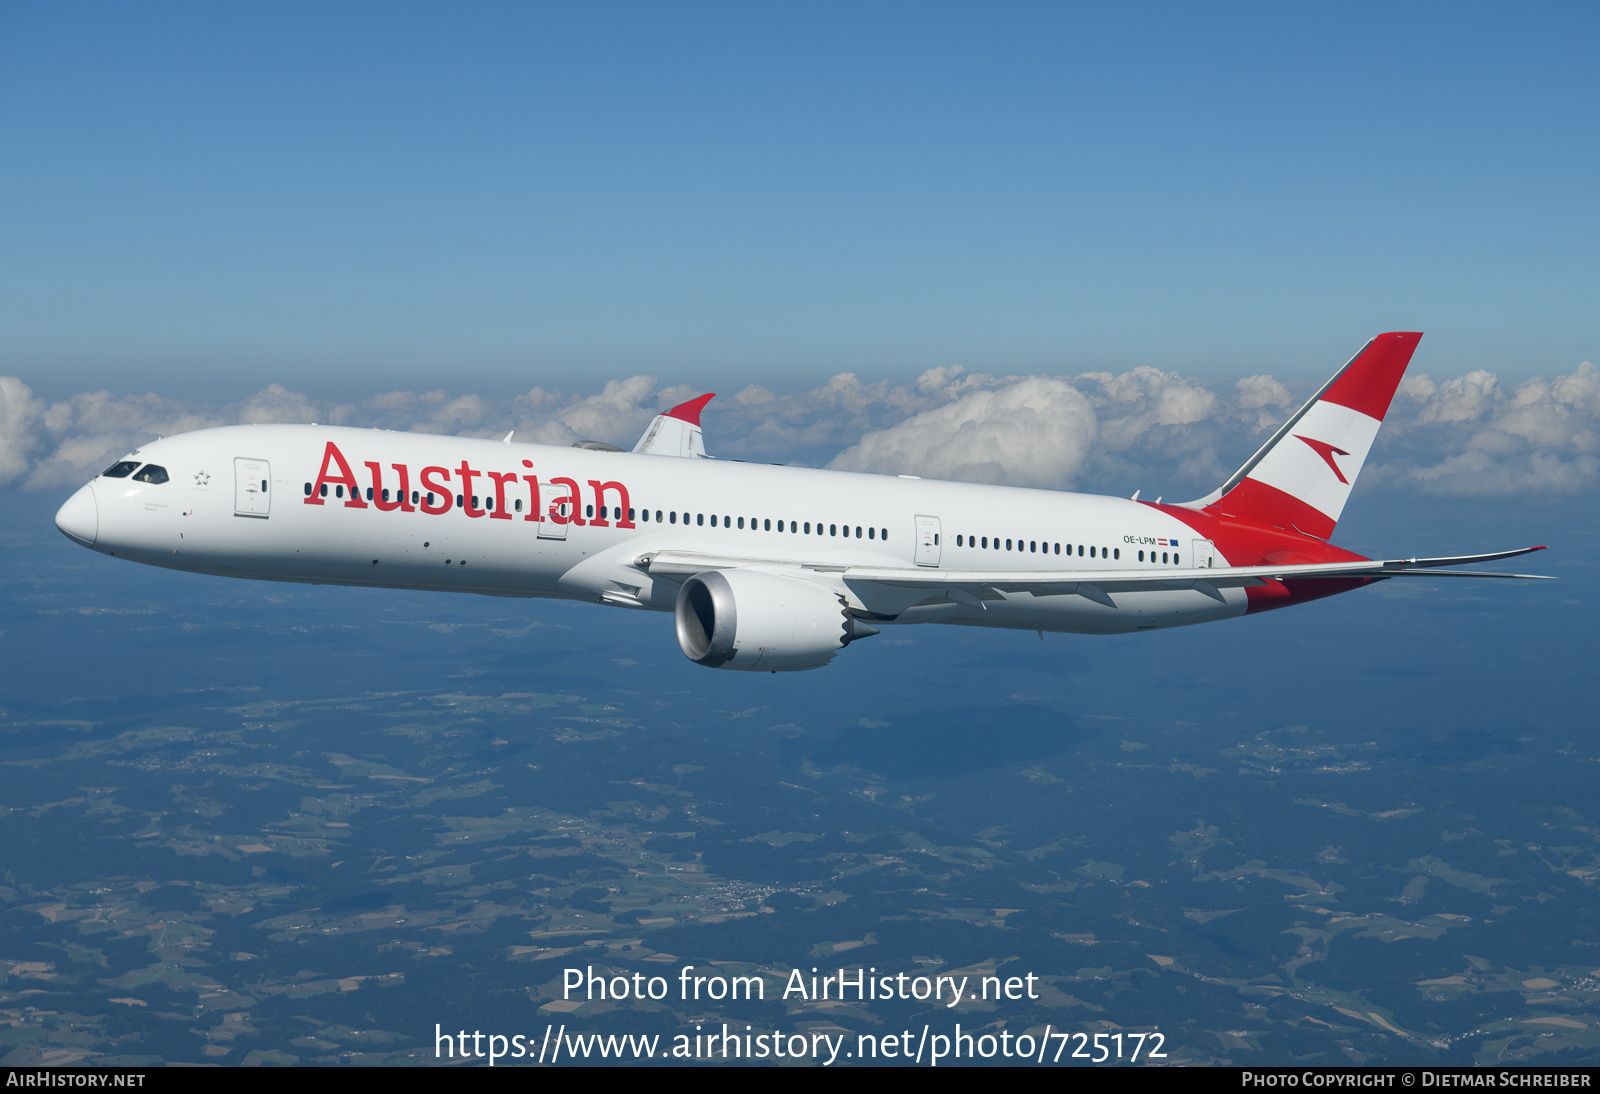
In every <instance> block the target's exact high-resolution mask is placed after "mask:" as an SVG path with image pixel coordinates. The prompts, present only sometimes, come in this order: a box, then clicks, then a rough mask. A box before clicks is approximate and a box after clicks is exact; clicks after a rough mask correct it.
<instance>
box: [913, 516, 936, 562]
mask: <svg viewBox="0 0 1600 1094" xmlns="http://www.w3.org/2000/svg"><path fill="white" fill-rule="evenodd" d="M917 565H918V566H937V565H939V518H938V517H923V516H919V517H917Z"/></svg>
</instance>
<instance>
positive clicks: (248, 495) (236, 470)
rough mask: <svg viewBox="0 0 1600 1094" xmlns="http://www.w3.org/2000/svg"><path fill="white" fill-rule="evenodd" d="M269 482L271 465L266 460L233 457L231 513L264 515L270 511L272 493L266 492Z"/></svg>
mask: <svg viewBox="0 0 1600 1094" xmlns="http://www.w3.org/2000/svg"><path fill="white" fill-rule="evenodd" d="M271 482H272V465H271V464H269V463H267V461H266V460H250V459H246V458H245V457H243V456H236V457H234V461H233V515H234V516H236V517H265V516H266V515H267V514H268V513H269V512H271V510H272V495H271V494H270V493H268V484H269V483H271Z"/></svg>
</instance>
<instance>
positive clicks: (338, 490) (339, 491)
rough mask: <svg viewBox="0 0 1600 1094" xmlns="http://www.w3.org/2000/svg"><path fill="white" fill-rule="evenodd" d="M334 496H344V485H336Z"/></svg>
mask: <svg viewBox="0 0 1600 1094" xmlns="http://www.w3.org/2000/svg"><path fill="white" fill-rule="evenodd" d="M333 496H334V497H336V498H342V497H344V487H343V486H335V487H334V488H333Z"/></svg>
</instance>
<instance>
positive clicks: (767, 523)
mask: <svg viewBox="0 0 1600 1094" xmlns="http://www.w3.org/2000/svg"><path fill="white" fill-rule="evenodd" d="M761 523H762V524H764V525H765V526H766V527H765V528H763V529H762V531H766V532H770V531H772V522H771V521H770V520H766V521H762V522H761ZM778 531H780V532H781V531H783V521H781V520H780V521H779V522H778Z"/></svg>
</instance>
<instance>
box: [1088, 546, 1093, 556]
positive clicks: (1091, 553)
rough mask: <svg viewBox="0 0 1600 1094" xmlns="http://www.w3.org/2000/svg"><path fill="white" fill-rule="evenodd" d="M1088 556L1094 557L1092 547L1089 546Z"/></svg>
mask: <svg viewBox="0 0 1600 1094" xmlns="http://www.w3.org/2000/svg"><path fill="white" fill-rule="evenodd" d="M1089 557H1090V558H1093V557H1094V548H1093V547H1091V548H1089Z"/></svg>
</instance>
